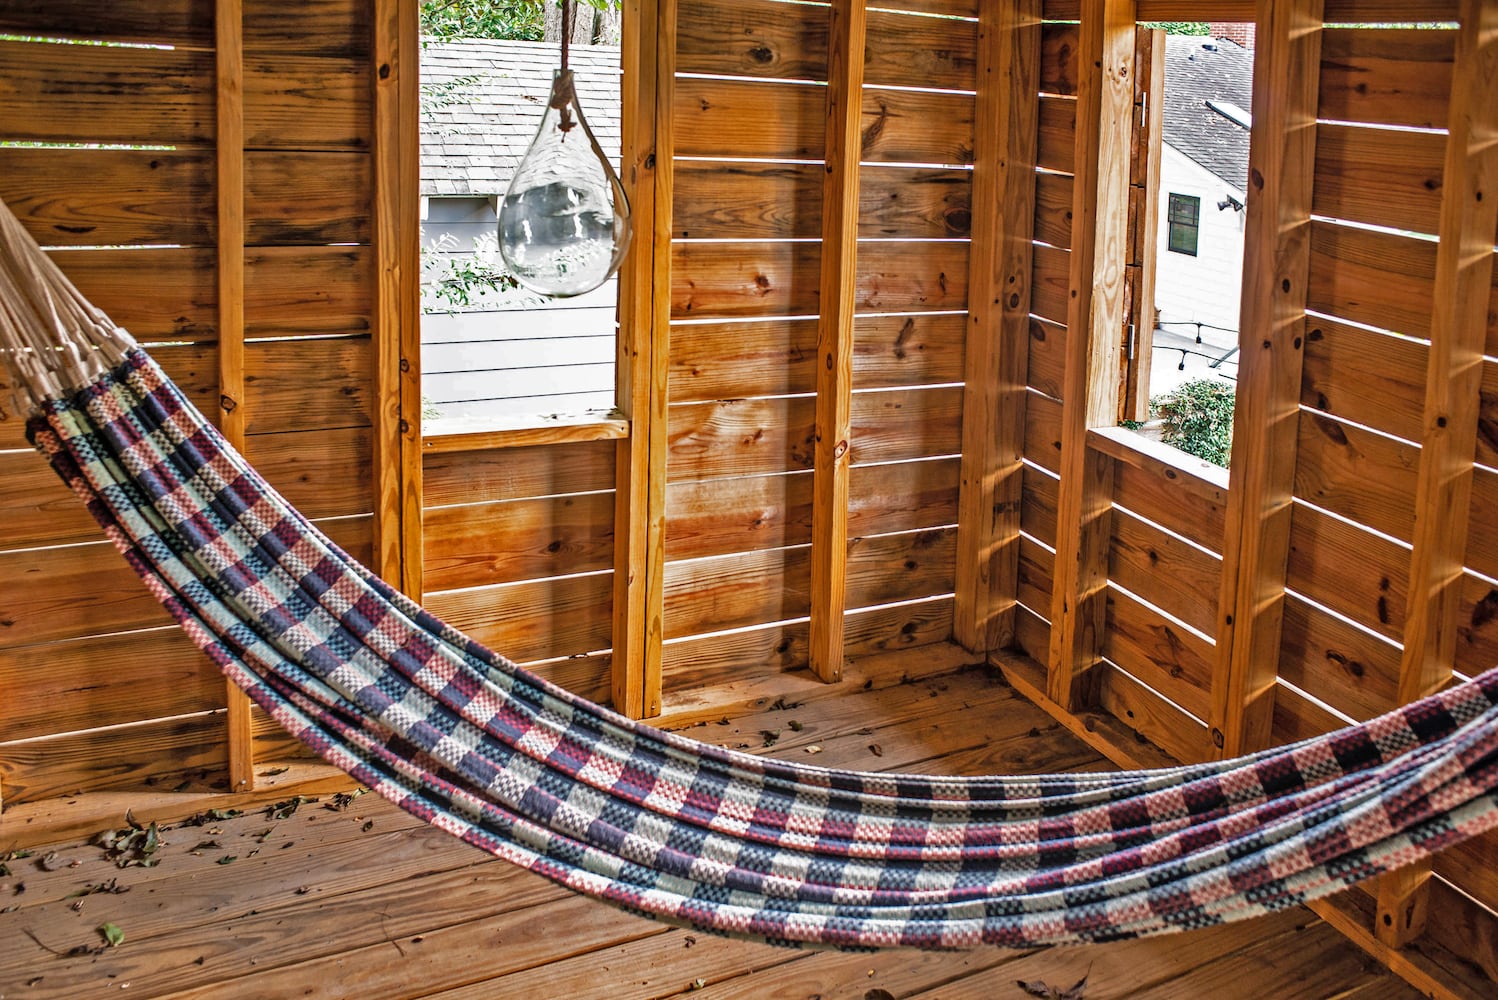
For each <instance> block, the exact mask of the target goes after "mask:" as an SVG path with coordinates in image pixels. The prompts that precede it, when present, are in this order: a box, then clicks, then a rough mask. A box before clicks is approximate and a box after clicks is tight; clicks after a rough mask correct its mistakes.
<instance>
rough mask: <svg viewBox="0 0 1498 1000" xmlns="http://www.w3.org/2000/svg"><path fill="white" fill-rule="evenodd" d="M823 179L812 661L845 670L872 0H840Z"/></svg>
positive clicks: (818, 667) (833, 15)
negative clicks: (861, 170) (861, 171)
mask: <svg viewBox="0 0 1498 1000" xmlns="http://www.w3.org/2000/svg"><path fill="white" fill-rule="evenodd" d="M829 18H830V23H829V26H828V37H829V44H828V52H827V109H826V110H827V129H826V133H825V134H826V141H827V146H826V153H825V157H826V172H825V174H824V176H823V180H822V277H821V303H822V306H821V317H820V319H819V320H818V322H817V414H816V432H815V437H816V443H815V460H816V464H815V472H814V473H813V482H812V512H811V513H812V517H811V648H810V658H811V669H812V672H813V673H814V674H816V675H817V676H818V677H820V678H821V679H822V680H824V681H837V680H841V679H842V676H843V611H844V604H845V599H846V595H847V575H848V474H849V467H850V465H851V464H852V463H851V455H850V447H849V445H850V441H849V439H850V438H851V436H852V433H853V427H852V409H853V306H854V292H855V291H856V285H857V279H858V163H859V159H860V154H861V153H862V151H863V142H862V138H863V132H862V129H861V128H860V122H861V119H862V116H863V59H864V33H865V32H864V28H865V21H866V16H865V12H864V3H863V0H833V3H832V8H831V10H830V12H829Z"/></svg>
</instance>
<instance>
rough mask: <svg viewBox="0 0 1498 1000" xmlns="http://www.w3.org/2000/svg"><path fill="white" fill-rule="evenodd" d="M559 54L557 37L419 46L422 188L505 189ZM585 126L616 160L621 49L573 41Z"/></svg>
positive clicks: (452, 192) (458, 191)
mask: <svg viewBox="0 0 1498 1000" xmlns="http://www.w3.org/2000/svg"><path fill="white" fill-rule="evenodd" d="M557 61H558V52H557V46H556V44H555V43H552V42H510V41H493V40H488V39H467V40H464V41H457V42H435V41H433V42H428V44H427V45H426V47H425V48H423V49H422V51H421V83H422V123H421V193H422V194H424V195H436V196H444V195H446V196H488V195H496V194H504V191H505V188H506V187H507V186H508V185H509V183H510V175H511V173H513V172H514V169H515V166H516V165H517V164H518V163H519V162H520V158H521V157H522V156H523V155H524V154H525V150H526V147H527V146H529V145H530V142H531V139H532V138H533V137H534V136H535V134H536V129H537V128H538V127H540V124H541V112H542V110H543V109H544V108H545V106H546V98H547V95H548V94H549V93H550V92H551V79H552V76H553V74H554V72H555V70H556V67H557ZM568 61H569V64H570V65H571V67H572V71H573V74H574V75H575V77H576V79H577V99H578V103H579V104H580V105H581V106H582V109H583V114H584V115H585V116H586V117H587V119H588V127H589V128H591V129H592V130H593V134H594V135H596V136H597V137H598V142H599V144H600V145H601V146H603V148H604V151H605V152H606V153H608V154H609V156H610V157H613V158H614V161H615V166H616V167H617V165H618V156H619V50H618V48H615V47H609V46H591V45H574V46H572V49H571V52H570V56H569V60H568Z"/></svg>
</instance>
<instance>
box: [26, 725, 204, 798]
mask: <svg viewBox="0 0 1498 1000" xmlns="http://www.w3.org/2000/svg"><path fill="white" fill-rule="evenodd" d="M227 764H228V755H227V750H226V745H225V743H224V721H223V714H222V713H213V714H199V715H187V716H180V717H177V718H172V719H160V720H155V721H148V722H141V723H138V724H135V725H130V726H121V727H116V728H112V729H104V730H100V731H98V732H90V733H82V734H72V735H66V736H51V737H43V738H39V739H32V740H23V741H18V742H16V743H0V788H4V789H5V801H6V804H7V805H17V804H19V803H22V802H36V801H40V800H42V799H49V798H56V797H58V796H63V795H76V794H77V793H79V792H100V791H109V790H118V789H127V788H133V789H141V788H148V787H155V788H157V789H162V790H166V789H171V788H173V787H175V786H177V785H178V784H179V783H183V782H190V783H192V784H194V785H199V786H203V787H219V788H223V789H225V790H227V788H228V784H229V782H228V777H227V775H226V773H225V768H226V767H227Z"/></svg>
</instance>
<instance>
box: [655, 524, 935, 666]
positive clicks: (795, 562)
mask: <svg viewBox="0 0 1498 1000" xmlns="http://www.w3.org/2000/svg"><path fill="white" fill-rule="evenodd" d="M955 543H956V529H955V528H937V529H932V530H929V531H918V532H908V533H902V534H897V535H880V536H876V537H873V538H862V539H850V541H849V544H848V591H847V606H848V607H849V608H860V607H868V606H872V605H876V604H885V603H892V602H895V601H903V600H914V599H917V598H921V597H930V596H935V595H938V594H946V593H950V592H951V589H952V577H953V573H954V571H955V567H956V552H955V548H954V546H955ZM895 567H898V571H897V572H891V570H892V569H894V568H895ZM810 572H811V569H810V549H809V548H808V547H805V546H797V547H793V548H784V549H769V550H764V551H759V552H748V553H737V554H733V555H729V556H723V557H717V558H710V559H693V560H690V561H685V562H680V561H679V562H672V563H668V564H667V566H666V580H665V586H666V619H665V637H666V638H667V639H680V638H683V637H686V636H690V635H696V634H698V633H701V632H714V631H719V630H723V629H733V628H743V627H746V626H750V625H756V624H760V623H769V622H776V621H785V620H789V619H795V618H802V617H805V616H806V614H807V610H808V608H809V606H810V597H809V588H810V582H811V577H810Z"/></svg>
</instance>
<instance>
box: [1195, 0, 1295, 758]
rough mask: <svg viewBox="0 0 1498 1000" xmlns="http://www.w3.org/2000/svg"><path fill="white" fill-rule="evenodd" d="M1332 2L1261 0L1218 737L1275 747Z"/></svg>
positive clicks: (1229, 746) (1232, 743) (1216, 690)
mask: <svg viewBox="0 0 1498 1000" xmlns="http://www.w3.org/2000/svg"><path fill="white" fill-rule="evenodd" d="M1322 23H1323V12H1322V2H1321V0H1301V2H1298V3H1277V2H1275V0H1260V3H1259V7H1258V32H1257V41H1256V52H1255V58H1254V81H1253V91H1254V98H1253V104H1254V107H1253V120H1254V129H1253V133H1252V139H1251V143H1250V148H1249V188H1250V190H1249V192H1248V194H1249V199H1248V208H1247V212H1248V217H1247V221H1246V223H1245V230H1244V234H1245V235H1244V240H1245V249H1244V262H1243V272H1244V276H1243V298H1242V310H1241V315H1242V319H1241V320H1240V323H1239V325H1240V327H1241V329H1242V331H1243V332H1242V334H1241V335H1240V340H1241V343H1243V344H1244V345H1245V349H1244V350H1243V351H1242V352H1241V353H1240V360H1239V369H1238V406H1237V410H1236V416H1235V418H1234V421H1233V465H1232V488H1231V490H1230V491H1229V493H1228V514H1227V524H1226V533H1225V536H1224V538H1223V550H1222V551H1223V569H1222V590H1221V597H1220V600H1219V604H1218V624H1217V636H1218V641H1217V651H1218V658H1217V663H1216V666H1215V669H1214V672H1213V682H1212V711H1211V718H1210V719H1209V724H1210V725H1211V727H1212V742H1213V744H1214V745H1215V746H1216V747H1217V748H1218V750H1219V752H1220V754H1221V756H1223V757H1233V756H1237V755H1238V754H1242V753H1247V752H1249V751H1252V750H1258V749H1261V748H1263V747H1266V746H1268V745H1269V742H1270V739H1271V736H1270V731H1271V729H1272V727H1273V723H1274V692H1275V681H1276V678H1277V676H1278V668H1277V664H1278V662H1279V657H1280V626H1281V623H1282V620H1283V615H1284V602H1285V574H1286V570H1287V566H1288V560H1289V551H1290V514H1291V501H1292V498H1293V496H1294V492H1295V461H1296V453H1297V452H1296V450H1297V443H1298V432H1299V415H1300V393H1301V385H1300V383H1301V369H1302V362H1303V359H1304V357H1305V352H1304V344H1305V309H1306V293H1307V285H1308V275H1309V271H1310V236H1311V194H1312V186H1313V179H1314V174H1315V167H1316V110H1317V97H1318V90H1319V86H1320V66H1321V36H1322Z"/></svg>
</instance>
